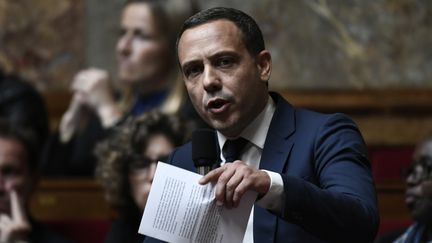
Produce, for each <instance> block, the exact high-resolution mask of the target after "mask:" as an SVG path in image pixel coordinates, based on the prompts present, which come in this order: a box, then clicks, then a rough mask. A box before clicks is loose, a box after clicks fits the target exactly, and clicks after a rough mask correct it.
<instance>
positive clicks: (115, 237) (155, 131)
mask: <svg viewBox="0 0 432 243" xmlns="http://www.w3.org/2000/svg"><path fill="white" fill-rule="evenodd" d="M187 134H190V132H187V131H186V130H185V124H184V123H183V122H182V120H181V119H180V118H179V117H178V116H176V115H166V114H162V113H160V112H158V111H152V112H149V113H145V114H143V115H141V116H139V117H137V118H134V119H130V120H128V121H127V122H125V124H123V125H122V126H121V127H119V128H118V130H116V131H115V132H114V133H113V134H112V135H111V136H110V137H109V138H107V139H106V140H105V141H103V142H101V143H99V144H98V145H97V146H96V149H95V153H96V156H97V158H98V162H97V167H96V177H97V179H98V180H99V182H101V184H102V185H103V187H104V189H105V197H106V199H107V201H108V202H109V203H110V204H111V205H112V206H113V207H114V208H115V209H116V210H117V212H118V217H117V218H116V219H115V220H114V221H113V223H112V225H111V229H110V231H109V233H108V235H107V237H106V240H105V242H106V243H111V242H113V243H114V242H140V243H141V242H142V241H143V240H144V237H145V236H143V235H140V234H138V227H139V223H140V220H141V215H142V213H143V211H144V207H145V205H146V202H147V198H148V194H149V192H150V187H151V183H152V181H153V175H154V172H155V169H156V162H157V161H165V157H166V156H167V155H168V154H169V153H170V152H171V151H172V150H173V149H174V148H175V147H176V146H179V145H180V144H182V143H183V142H184V141H185V139H186V137H188V135H187Z"/></svg>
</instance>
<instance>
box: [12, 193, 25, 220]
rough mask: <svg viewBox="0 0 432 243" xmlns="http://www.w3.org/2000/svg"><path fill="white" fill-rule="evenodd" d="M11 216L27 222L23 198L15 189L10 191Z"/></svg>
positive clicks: (13, 218)
mask: <svg viewBox="0 0 432 243" xmlns="http://www.w3.org/2000/svg"><path fill="white" fill-rule="evenodd" d="M10 203H11V218H12V220H13V221H15V222H25V221H26V220H25V212H24V208H23V205H22V203H21V200H20V198H19V196H18V194H17V192H16V191H15V190H12V191H11V192H10Z"/></svg>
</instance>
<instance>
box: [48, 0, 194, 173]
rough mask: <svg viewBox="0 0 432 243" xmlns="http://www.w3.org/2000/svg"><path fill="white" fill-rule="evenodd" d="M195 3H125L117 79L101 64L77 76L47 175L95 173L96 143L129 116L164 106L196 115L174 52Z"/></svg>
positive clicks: (149, 0)
mask: <svg viewBox="0 0 432 243" xmlns="http://www.w3.org/2000/svg"><path fill="white" fill-rule="evenodd" d="M194 8H195V6H194V4H193V2H191V1H189V0H134V1H128V2H127V3H126V5H125V6H124V8H123V12H122V17H121V23H120V35H119V38H118V41H117V47H116V53H117V61H118V77H117V80H116V81H117V82H116V83H115V84H113V83H112V82H111V78H110V77H109V74H108V72H107V71H105V70H101V69H97V68H89V69H86V70H82V71H80V72H79V73H78V74H77V75H76V76H75V78H74V80H73V81H72V85H71V90H72V92H73V97H72V101H71V103H70V105H69V108H68V110H67V111H66V112H65V114H64V115H63V117H62V119H61V122H60V126H59V130H58V132H57V133H56V134H55V135H54V136H53V138H52V139H51V140H50V143H49V145H48V146H47V149H46V152H45V156H44V160H45V161H46V163H45V165H44V167H43V171H44V174H46V175H72V176H73V175H75V176H92V175H93V173H94V167H95V161H96V159H95V157H94V156H93V149H94V147H95V144H96V143H97V142H98V141H101V140H102V139H104V138H105V137H107V135H108V134H109V133H110V132H111V131H112V129H113V127H116V126H118V125H119V124H121V123H123V122H124V121H125V120H126V119H127V118H128V117H134V116H138V115H140V114H142V113H144V112H147V111H150V110H152V109H159V110H161V111H163V112H165V113H181V114H183V115H184V116H185V117H187V118H191V117H192V118H191V120H193V119H195V118H197V116H196V115H195V112H194V110H193V108H191V107H192V106H191V105H189V103H188V102H187V95H186V93H185V88H184V85H183V83H182V81H181V77H180V75H179V73H178V66H177V63H176V54H175V40H176V34H177V31H178V29H179V28H180V25H181V23H182V22H183V20H185V19H186V18H187V17H188V16H190V15H191V14H192V13H193V12H194ZM114 86H117V87H118V89H117V90H115V89H114Z"/></svg>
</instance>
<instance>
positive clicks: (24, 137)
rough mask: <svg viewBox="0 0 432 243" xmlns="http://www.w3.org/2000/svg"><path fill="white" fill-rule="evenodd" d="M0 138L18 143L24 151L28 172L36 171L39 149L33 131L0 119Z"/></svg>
mask: <svg viewBox="0 0 432 243" xmlns="http://www.w3.org/2000/svg"><path fill="white" fill-rule="evenodd" d="M0 138H2V139H14V140H16V141H18V142H19V143H20V144H21V145H22V146H23V147H24V149H25V150H26V153H27V161H26V162H27V165H28V166H29V169H30V171H31V172H36V171H37V169H38V163H39V156H40V153H39V151H40V150H41V147H40V144H39V141H38V140H37V139H36V134H35V132H34V130H33V129H30V128H29V127H22V126H20V125H19V124H16V123H12V122H10V121H9V120H5V119H2V118H0Z"/></svg>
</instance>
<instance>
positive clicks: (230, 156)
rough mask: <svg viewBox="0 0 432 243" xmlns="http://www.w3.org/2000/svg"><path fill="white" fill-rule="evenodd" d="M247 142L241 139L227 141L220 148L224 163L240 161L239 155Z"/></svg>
mask: <svg viewBox="0 0 432 243" xmlns="http://www.w3.org/2000/svg"><path fill="white" fill-rule="evenodd" d="M247 143H248V141H247V140H246V139H244V138H242V137H239V138H237V139H233V140H227V141H226V142H225V144H224V146H223V148H222V154H223V156H224V157H225V162H233V161H235V160H238V159H240V154H241V152H242V150H243V148H244V147H245V146H246V144H247Z"/></svg>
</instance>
